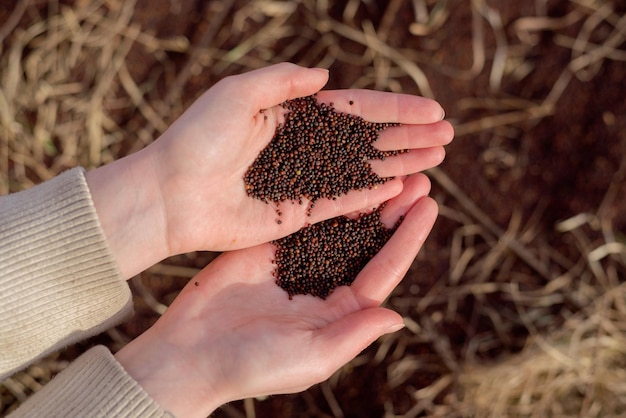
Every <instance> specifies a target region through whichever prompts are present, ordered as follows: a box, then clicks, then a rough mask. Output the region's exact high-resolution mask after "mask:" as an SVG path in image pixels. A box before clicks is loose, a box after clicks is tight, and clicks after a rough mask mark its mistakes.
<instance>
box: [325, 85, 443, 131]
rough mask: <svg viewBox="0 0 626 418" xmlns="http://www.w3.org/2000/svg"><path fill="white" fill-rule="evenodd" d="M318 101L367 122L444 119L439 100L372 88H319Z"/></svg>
mask: <svg viewBox="0 0 626 418" xmlns="http://www.w3.org/2000/svg"><path fill="white" fill-rule="evenodd" d="M317 100H318V101H320V102H323V103H327V104H330V103H331V102H332V103H333V106H334V108H335V109H336V110H337V111H339V112H345V113H350V114H353V115H358V116H361V117H362V118H363V119H365V120H367V121H370V122H394V123H408V124H428V123H435V122H438V121H440V120H442V119H443V117H444V111H443V108H442V107H441V105H440V104H439V103H437V102H436V101H434V100H431V99H427V98H425V97H420V96H413V95H409V94H398V93H389V92H382V91H374V90H355V89H350V90H327V91H320V92H319V93H318V95H317Z"/></svg>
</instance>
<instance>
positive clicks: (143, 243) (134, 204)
mask: <svg viewBox="0 0 626 418" xmlns="http://www.w3.org/2000/svg"><path fill="white" fill-rule="evenodd" d="M327 81H328V71H326V70H323V69H307V68H302V67H299V66H296V65H294V64H287V63H284V64H278V65H274V66H270V67H266V68H263V69H260V70H256V71H252V72H249V73H246V74H243V75H238V76H232V77H228V78H225V79H223V80H222V81H220V82H218V83H217V84H215V85H214V86H213V87H212V88H210V89H209V90H208V91H207V92H205V93H204V94H203V95H202V96H201V97H200V98H199V99H198V100H197V101H196V102H195V103H194V104H193V105H192V106H191V107H190V108H189V109H188V110H187V111H186V112H185V113H184V114H183V115H182V116H181V117H180V118H179V119H178V120H177V121H176V122H175V123H174V124H173V125H172V126H171V127H170V128H169V129H168V130H167V131H166V132H164V133H163V135H161V137H159V138H158V139H157V140H156V141H155V142H153V143H152V144H151V145H150V146H148V147H146V148H145V149H143V150H141V151H139V152H137V153H135V154H132V155H130V156H128V157H125V158H122V159H120V160H118V161H116V162H114V163H112V164H108V165H106V166H103V167H100V168H98V169H96V170H93V171H90V172H89V173H87V182H88V184H89V187H90V190H91V192H92V197H93V201H94V205H95V207H96V211H97V213H98V217H99V219H100V222H101V225H102V228H103V230H104V232H105V235H106V237H107V240H108V242H109V244H110V248H111V250H112V252H113V256H114V257H115V260H116V261H117V264H118V266H119V269H120V271H121V273H122V275H123V276H124V277H125V278H127V279H129V278H132V277H133V276H134V275H136V274H138V273H140V272H141V271H143V270H145V269H146V268H149V267H150V266H152V265H154V264H155V263H157V262H159V261H161V260H163V259H165V258H167V257H169V256H172V255H175V254H180V253H185V252H191V251H198V250H209V251H229V250H236V249H241V248H246V247H250V246H254V245H258V244H261V243H264V242H269V241H270V240H273V239H277V238H281V237H284V236H286V235H289V234H291V233H293V232H295V231H297V230H298V229H300V228H301V227H302V226H304V225H305V224H307V223H315V222H318V221H321V220H324V219H328V218H332V217H335V216H338V215H341V214H345V213H349V212H352V211H355V210H359V209H361V208H366V207H374V206H377V205H378V204H380V203H382V202H383V201H386V200H388V199H390V198H392V197H394V196H396V195H398V194H399V193H400V192H401V191H402V188H403V184H402V181H401V180H400V179H399V178H398V179H395V180H393V181H390V182H388V183H386V184H384V185H381V186H378V187H377V188H376V189H373V190H364V191H354V192H351V193H349V194H347V195H345V196H342V197H340V198H339V199H337V200H334V201H333V200H328V199H321V200H318V201H317V202H316V204H315V208H314V210H313V211H312V213H311V216H310V217H308V216H307V204H306V202H305V204H303V205H298V204H294V205H291V204H288V203H283V204H282V205H281V207H280V210H281V212H282V216H281V221H282V223H281V224H278V223H277V222H276V216H277V215H276V206H275V205H272V204H270V205H268V204H266V203H263V202H261V201H259V200H255V199H251V198H250V197H249V196H247V194H246V192H245V187H244V183H243V176H244V173H245V171H246V170H247V168H248V167H249V166H250V164H251V163H252V162H253V161H254V159H255V158H256V156H257V155H258V153H259V152H260V151H261V150H262V149H263V148H264V147H265V146H266V145H267V144H268V143H269V141H270V140H271V138H272V137H273V135H274V132H275V129H276V127H277V125H278V123H280V121H281V120H282V118H283V115H284V109H283V108H282V107H280V106H279V104H280V103H282V102H283V101H285V100H288V99H292V98H296V97H302V96H306V95H310V94H313V93H316V92H318V91H319V90H320V89H321V88H322V87H323V86H324V84H325V83H326V82H327ZM318 99H319V100H320V101H322V102H325V103H330V102H333V103H334V106H335V108H336V109H337V110H339V111H345V112H349V113H353V114H356V115H359V116H362V117H363V118H365V119H366V120H369V121H373V122H400V123H402V124H403V126H400V127H394V128H390V129H387V130H385V131H384V132H383V133H382V134H381V137H380V139H379V141H377V143H376V144H375V146H377V147H379V148H380V149H383V150H392V149H405V148H408V149H411V152H410V153H408V154H402V155H400V156H397V157H393V158H387V159H386V160H385V161H373V162H372V167H373V169H374V171H375V172H376V173H378V174H379V175H381V176H386V177H387V176H405V175H408V174H411V173H415V172H419V171H422V170H425V169H427V168H430V167H433V166H436V165H438V164H439V163H440V162H441V161H442V160H443V158H444V155H445V152H444V149H443V146H444V145H446V144H448V143H449V142H450V141H451V140H452V137H453V131H452V127H451V126H450V124H449V123H448V122H446V121H442V120H441V119H442V117H443V110H442V108H441V106H440V105H439V104H438V103H437V102H435V101H433V100H429V99H425V98H421V97H417V96H411V95H401V94H392V93H384V92H375V91H367V90H338V91H322V92H320V93H319V95H318ZM350 101H352V104H350ZM261 110H263V112H262V113H261V112H260V111H261ZM266 117H267V118H266ZM138 249H140V250H138Z"/></svg>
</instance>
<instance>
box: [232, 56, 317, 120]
mask: <svg viewBox="0 0 626 418" xmlns="http://www.w3.org/2000/svg"><path fill="white" fill-rule="evenodd" d="M222 81H223V83H222V85H225V86H226V87H227V88H228V89H229V92H228V95H229V96H230V97H241V98H245V104H246V105H248V106H249V108H250V109H251V110H252V111H254V112H258V111H259V110H260V109H267V108H270V107H272V106H275V105H278V104H280V103H282V102H284V101H285V100H289V99H294V98H297V97H304V96H309V95H311V94H314V93H316V92H318V91H319V90H320V89H321V88H322V87H324V85H325V84H326V83H327V82H328V71H327V70H325V69H322V68H305V67H300V66H298V65H295V64H291V63H280V64H276V65H271V66H269V67H265V68H261V69H259V70H254V71H250V72H248V73H245V74H241V75H236V76H232V77H227V78H225V79H224V80H222Z"/></svg>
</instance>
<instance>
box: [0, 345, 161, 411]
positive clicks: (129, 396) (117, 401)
mask: <svg viewBox="0 0 626 418" xmlns="http://www.w3.org/2000/svg"><path fill="white" fill-rule="evenodd" d="M42 416H45V417H63V418H73V417H76V418H79V417H80V418H82V417H94V418H97V417H103V418H104V417H107V418H109V417H116V418H130V417H142V418H143V417H173V415H171V414H169V413H168V412H166V411H164V410H162V409H161V408H160V407H159V405H157V404H156V403H155V402H154V400H152V398H150V396H149V395H148V394H147V393H146V392H144V390H143V389H142V388H141V386H139V384H138V383H137V382H136V381H135V380H133V378H132V377H130V375H128V373H126V371H125V370H124V369H123V368H122V366H121V365H120V364H119V363H118V362H117V361H116V360H115V358H114V357H113V355H111V353H110V352H109V350H107V349H106V348H105V347H103V346H97V347H94V348H92V349H91V350H89V351H87V352H86V353H85V354H83V355H82V356H80V357H79V358H78V359H77V360H75V361H74V362H73V363H72V364H71V365H70V366H69V367H68V368H67V369H65V370H63V371H62V372H61V373H59V374H58V375H57V376H56V377H55V378H54V379H52V381H51V382H50V383H48V384H47V385H46V386H44V387H43V389H41V390H40V391H39V392H37V393H35V394H34V395H33V396H32V397H31V398H30V399H28V400H27V401H26V402H25V403H24V404H23V405H22V406H21V407H20V408H18V409H17V410H16V411H15V412H14V413H13V414H11V415H9V417H10V418H21V417H42Z"/></svg>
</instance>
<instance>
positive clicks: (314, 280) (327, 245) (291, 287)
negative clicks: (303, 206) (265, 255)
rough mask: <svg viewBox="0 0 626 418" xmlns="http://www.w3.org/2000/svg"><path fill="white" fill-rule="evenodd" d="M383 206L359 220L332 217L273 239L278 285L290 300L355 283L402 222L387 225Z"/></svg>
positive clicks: (325, 292)
mask: <svg viewBox="0 0 626 418" xmlns="http://www.w3.org/2000/svg"><path fill="white" fill-rule="evenodd" d="M382 207H383V206H381V207H380V208H378V209H376V210H374V211H373V212H371V213H369V214H363V215H361V216H359V217H358V218H357V219H349V218H347V217H344V216H342V217H338V218H334V219H329V220H327V221H324V222H320V223H317V224H314V225H311V226H308V227H305V228H302V229H301V230H300V231H298V232H296V233H294V234H291V235H289V236H287V237H285V238H282V239H279V240H276V241H273V244H274V245H276V247H277V249H276V257H275V260H274V264H275V265H276V268H275V271H274V273H273V275H274V277H275V278H276V284H277V285H278V286H280V287H281V288H283V289H284V290H285V291H286V292H287V294H288V295H289V299H292V298H293V296H294V295H299V294H310V295H313V296H317V297H320V298H322V299H326V298H327V297H328V295H330V293H331V292H332V291H333V289H335V288H336V287H338V286H344V285H350V284H352V282H353V281H354V279H355V278H356V276H357V275H358V274H359V272H360V271H361V270H362V269H363V267H365V265H366V264H367V263H368V262H369V261H370V260H371V259H372V258H373V257H374V256H375V255H376V254H377V253H378V252H379V251H380V249H381V248H382V247H383V245H385V243H386V242H387V241H388V240H389V238H390V237H391V235H392V234H393V233H394V231H395V230H396V229H397V228H398V226H399V225H400V222H402V219H401V220H400V221H398V223H397V224H396V225H395V226H394V227H393V228H391V229H389V228H387V227H385V225H384V224H382V223H381V222H380V212H381V210H382Z"/></svg>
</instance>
